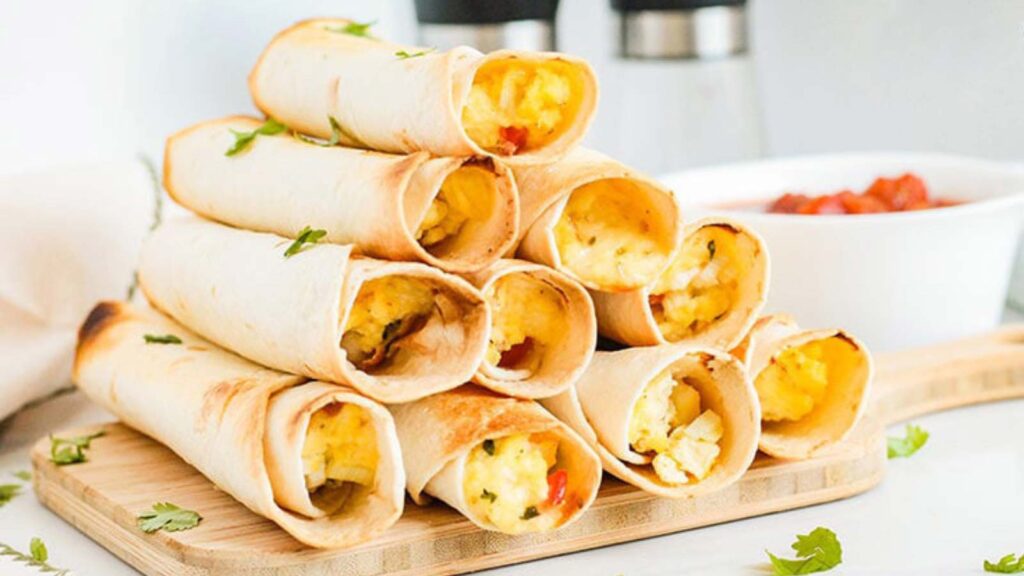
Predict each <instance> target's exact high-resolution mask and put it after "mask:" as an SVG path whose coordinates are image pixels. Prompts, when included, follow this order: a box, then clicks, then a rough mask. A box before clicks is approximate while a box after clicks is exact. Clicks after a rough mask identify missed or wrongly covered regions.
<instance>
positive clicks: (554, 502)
mask: <svg viewBox="0 0 1024 576" xmlns="http://www.w3.org/2000/svg"><path fill="white" fill-rule="evenodd" d="M568 485H569V473H568V472H566V471H565V470H556V471H554V472H552V473H551V474H549V475H548V499H547V500H546V501H545V502H544V504H545V505H547V506H558V505H559V504H561V503H562V502H563V501H564V500H565V490H566V487H567V486H568Z"/></svg>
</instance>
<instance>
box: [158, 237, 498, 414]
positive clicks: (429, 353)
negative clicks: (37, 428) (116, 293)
mask: <svg viewBox="0 0 1024 576" xmlns="http://www.w3.org/2000/svg"><path fill="white" fill-rule="evenodd" d="M139 285H140V287H141V288H142V290H143V292H144V293H145V295H146V297H147V298H148V299H149V301H150V302H151V303H152V304H153V305H154V306H156V307H157V308H158V309H160V310H162V311H163V312H165V313H167V314H168V315H170V316H171V317H173V318H175V319H176V320H178V321H179V322H181V323H182V324H184V325H186V326H188V327H189V328H190V329H192V330H194V331H195V332H197V333H199V334H201V335H202V336H204V337H205V338H207V339H209V340H212V341H213V342H216V343H217V344H218V345H220V346H223V347H224V348H227V349H229V350H231V351H234V352H236V353H238V354H241V355H242V356H245V357H246V358H249V359H250V360H253V361H254V362H259V363H260V364H263V365H265V366H269V367H271V368H276V369H278V370H283V371H286V372H292V373H294V374H302V375H304V376H308V377H310V378H316V379H320V380H327V381H330V382H338V383H342V384H349V385H351V386H352V387H354V388H356V389H357V390H359V391H360V392H362V393H364V394H366V395H367V396H370V397H371V398H374V399H376V400H380V401H382V402H407V401H409V400H414V399H416V398H421V397H423V396H427V395H428V394H433V393H435V392H440V391H442V390H448V389H451V388H454V387H456V386H458V385H459V384H461V383H463V382H465V381H467V380H469V379H470V378H471V377H472V376H473V374H474V373H475V372H476V368H477V367H478V366H479V365H480V362H481V361H482V359H483V357H484V353H485V351H486V348H487V336H488V333H489V331H490V322H491V320H490V313H489V311H488V309H487V305H486V303H485V302H484V300H483V297H482V296H481V294H480V292H479V291H478V290H477V289H476V288H474V287H473V286H472V285H470V284H469V283H468V282H466V281H465V280H463V279H461V278H459V277H456V276H452V275H448V274H445V273H444V272H441V271H440V270H437V269H436V268H432V267H430V266H427V265H425V264H420V263H413V262H387V261H383V260H374V259H371V258H362V257H357V256H354V255H353V250H352V247H351V246H340V245H336V244H314V243H306V244H302V243H300V242H299V241H294V242H293V241H292V240H290V239H286V238H282V237H280V236H275V235H272V234H263V233H258V232H249V231H244V230H236V229H233V228H228V227H226V226H222V225H220V224H215V223H213V222H209V221H205V220H200V219H197V218H191V219H180V220H174V221H170V222H166V223H164V224H163V225H162V226H161V227H160V228H158V229H157V230H156V231H155V232H153V234H152V235H151V236H150V238H149V239H148V240H147V241H146V242H145V244H144V245H143V249H142V256H141V259H140V264H139Z"/></svg>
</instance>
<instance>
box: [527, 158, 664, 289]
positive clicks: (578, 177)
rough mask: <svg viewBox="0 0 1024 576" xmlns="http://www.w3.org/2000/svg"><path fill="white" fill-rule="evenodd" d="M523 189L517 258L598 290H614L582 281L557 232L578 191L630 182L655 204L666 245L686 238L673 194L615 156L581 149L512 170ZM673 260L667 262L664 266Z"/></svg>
mask: <svg viewBox="0 0 1024 576" xmlns="http://www.w3.org/2000/svg"><path fill="white" fill-rule="evenodd" d="M512 171H513V173H514V174H515V178H516V183H517V184H518V186H519V204H520V207H521V208H520V210H521V214H520V219H519V225H520V237H521V241H520V244H519V247H518V249H517V252H516V255H517V256H518V257H519V258H522V259H523V260H529V261H531V262H537V263H540V264H544V265H547V266H550V267H551V268H554V269H555V270H557V271H559V272H561V273H562V274H565V275H566V276H569V277H570V278H572V279H573V280H576V281H577V282H579V283H581V284H583V285H584V286H586V287H587V288H588V289H591V290H596V291H611V290H613V288H611V287H608V286H601V285H597V284H595V283H594V282H590V281H587V280H585V279H583V278H580V277H579V276H577V275H576V274H575V273H573V271H572V270H570V269H569V268H568V267H566V266H565V265H564V264H562V261H561V257H560V255H559V252H558V245H557V244H556V243H555V236H554V232H553V229H554V227H555V224H557V223H558V219H559V218H560V217H561V216H562V211H563V210H565V205H566V203H567V202H568V201H569V197H570V196H571V195H572V193H573V191H575V190H576V189H577V188H579V187H581V186H584V185H586V184H590V183H592V182H597V181H598V180H607V179H613V178H615V179H624V180H629V181H631V182H632V183H634V184H635V185H636V186H638V189H637V191H636V192H637V193H638V194H640V195H642V196H643V197H645V198H646V199H647V201H648V203H650V204H652V205H653V206H654V209H653V210H652V212H653V213H654V217H657V218H661V219H662V221H663V223H664V226H662V227H661V229H663V230H664V231H665V233H666V234H667V235H668V236H669V238H667V241H668V242H670V243H671V245H673V246H677V245H678V244H679V242H680V240H682V236H683V221H682V218H683V217H682V212H681V211H680V208H679V204H678V202H677V201H676V198H675V195H673V194H672V192H671V191H670V190H668V189H666V188H665V187H663V186H662V185H661V184H659V183H658V182H656V181H655V180H652V179H650V178H648V177H646V176H644V175H642V174H640V173H638V172H636V171H635V170H633V169H631V168H629V167H627V166H625V165H623V164H621V163H619V162H617V161H615V160H612V159H611V158H609V157H607V156H605V155H604V154H601V153H599V152H595V151H593V150H588V149H585V148H577V149H575V150H573V151H572V152H570V153H569V154H568V155H567V156H566V157H565V158H563V159H561V160H560V161H558V162H556V163H553V164H547V165H543V166H518V167H513V170H512ZM670 260H671V257H670V258H667V259H666V261H665V264H666V265H667V264H668V262H669V261H670Z"/></svg>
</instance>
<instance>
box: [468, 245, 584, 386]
mask: <svg viewBox="0 0 1024 576" xmlns="http://www.w3.org/2000/svg"><path fill="white" fill-rule="evenodd" d="M469 280H470V282H472V283H473V284H474V285H476V286H477V287H479V288H480V291H481V292H482V293H483V295H484V299H485V300H487V304H488V306H489V307H490V309H491V334H490V339H489V341H488V344H487V353H486V355H485V357H484V361H483V363H482V364H481V365H480V368H479V369H478V370H477V372H476V375H475V376H474V377H473V380H474V382H476V383H478V384H480V385H482V386H485V387H487V388H490V389H491V390H494V391H496V392H501V393H503V394H508V395H509V396H517V397H520V398H545V397H548V396H554V395H555V394H558V393H560V392H562V391H564V390H565V389H566V388H568V387H569V386H570V385H571V384H572V383H573V382H574V381H575V380H576V379H577V378H578V377H579V375H580V374H582V372H583V370H585V369H586V366H587V364H588V363H589V362H590V357H591V355H592V354H593V351H594V346H595V342H596V340H597V327H596V322H595V320H594V308H593V304H591V301H590V297H589V296H588V295H587V292H586V290H584V289H583V288H582V287H581V286H580V285H579V284H577V283H576V282H575V281H573V280H571V279H569V278H568V277H566V276H564V275H562V274H559V273H558V272H555V271H554V270H552V269H550V268H548V267H546V266H541V265H539V264H533V263H531V262H524V261H522V260H500V261H498V262H497V263H495V264H494V265H492V266H491V267H489V268H487V269H486V270H484V271H482V272H480V273H478V274H475V275H472V276H470V277H469Z"/></svg>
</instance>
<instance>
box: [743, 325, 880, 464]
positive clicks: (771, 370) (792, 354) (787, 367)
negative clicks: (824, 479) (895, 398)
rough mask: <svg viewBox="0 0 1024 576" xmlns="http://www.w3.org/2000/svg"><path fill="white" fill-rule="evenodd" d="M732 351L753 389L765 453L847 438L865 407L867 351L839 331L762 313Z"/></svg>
mask: <svg viewBox="0 0 1024 576" xmlns="http://www.w3.org/2000/svg"><path fill="white" fill-rule="evenodd" d="M732 353H733V355H735V356H736V357H737V358H739V359H740V360H742V361H743V362H744V363H745V364H746V366H747V371H748V372H749V373H750V377H751V379H752V380H753V381H754V387H755V388H756V389H757V396H758V400H759V401H760V403H761V417H762V426H761V429H762V433H761V451H762V452H764V453H766V454H769V455H771V456H775V457H777V458H793V459H802V458H810V457H812V456H814V455H816V454H818V453H820V452H823V451H825V450H827V449H828V448H830V447H831V446H833V445H835V444H836V443H837V442H840V441H842V440H843V439H844V438H846V437H847V436H848V435H849V434H850V432H851V431H852V430H853V427H854V426H855V425H856V424H857V422H858V421H859V420H860V417H861V416H862V415H863V414H864V409H865V407H866V405H867V398H868V391H869V383H870V382H871V375H872V373H873V364H872V361H871V354H870V353H869V352H868V350H867V348H865V347H864V345H863V344H862V343H861V342H860V341H859V340H857V339H856V338H854V337H853V336H852V335H850V334H848V333H846V332H844V331H842V330H838V329H824V330H803V329H801V328H800V327H799V326H797V324H796V322H795V321H794V320H793V319H792V318H790V317H789V316H785V315H773V316H766V317H764V318H762V319H760V320H758V321H757V323H756V324H755V325H754V327H753V329H751V331H750V334H749V335H748V336H747V338H746V339H745V340H744V341H743V342H742V343H741V344H740V346H739V347H737V348H736V349H735V350H733V352H732Z"/></svg>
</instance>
